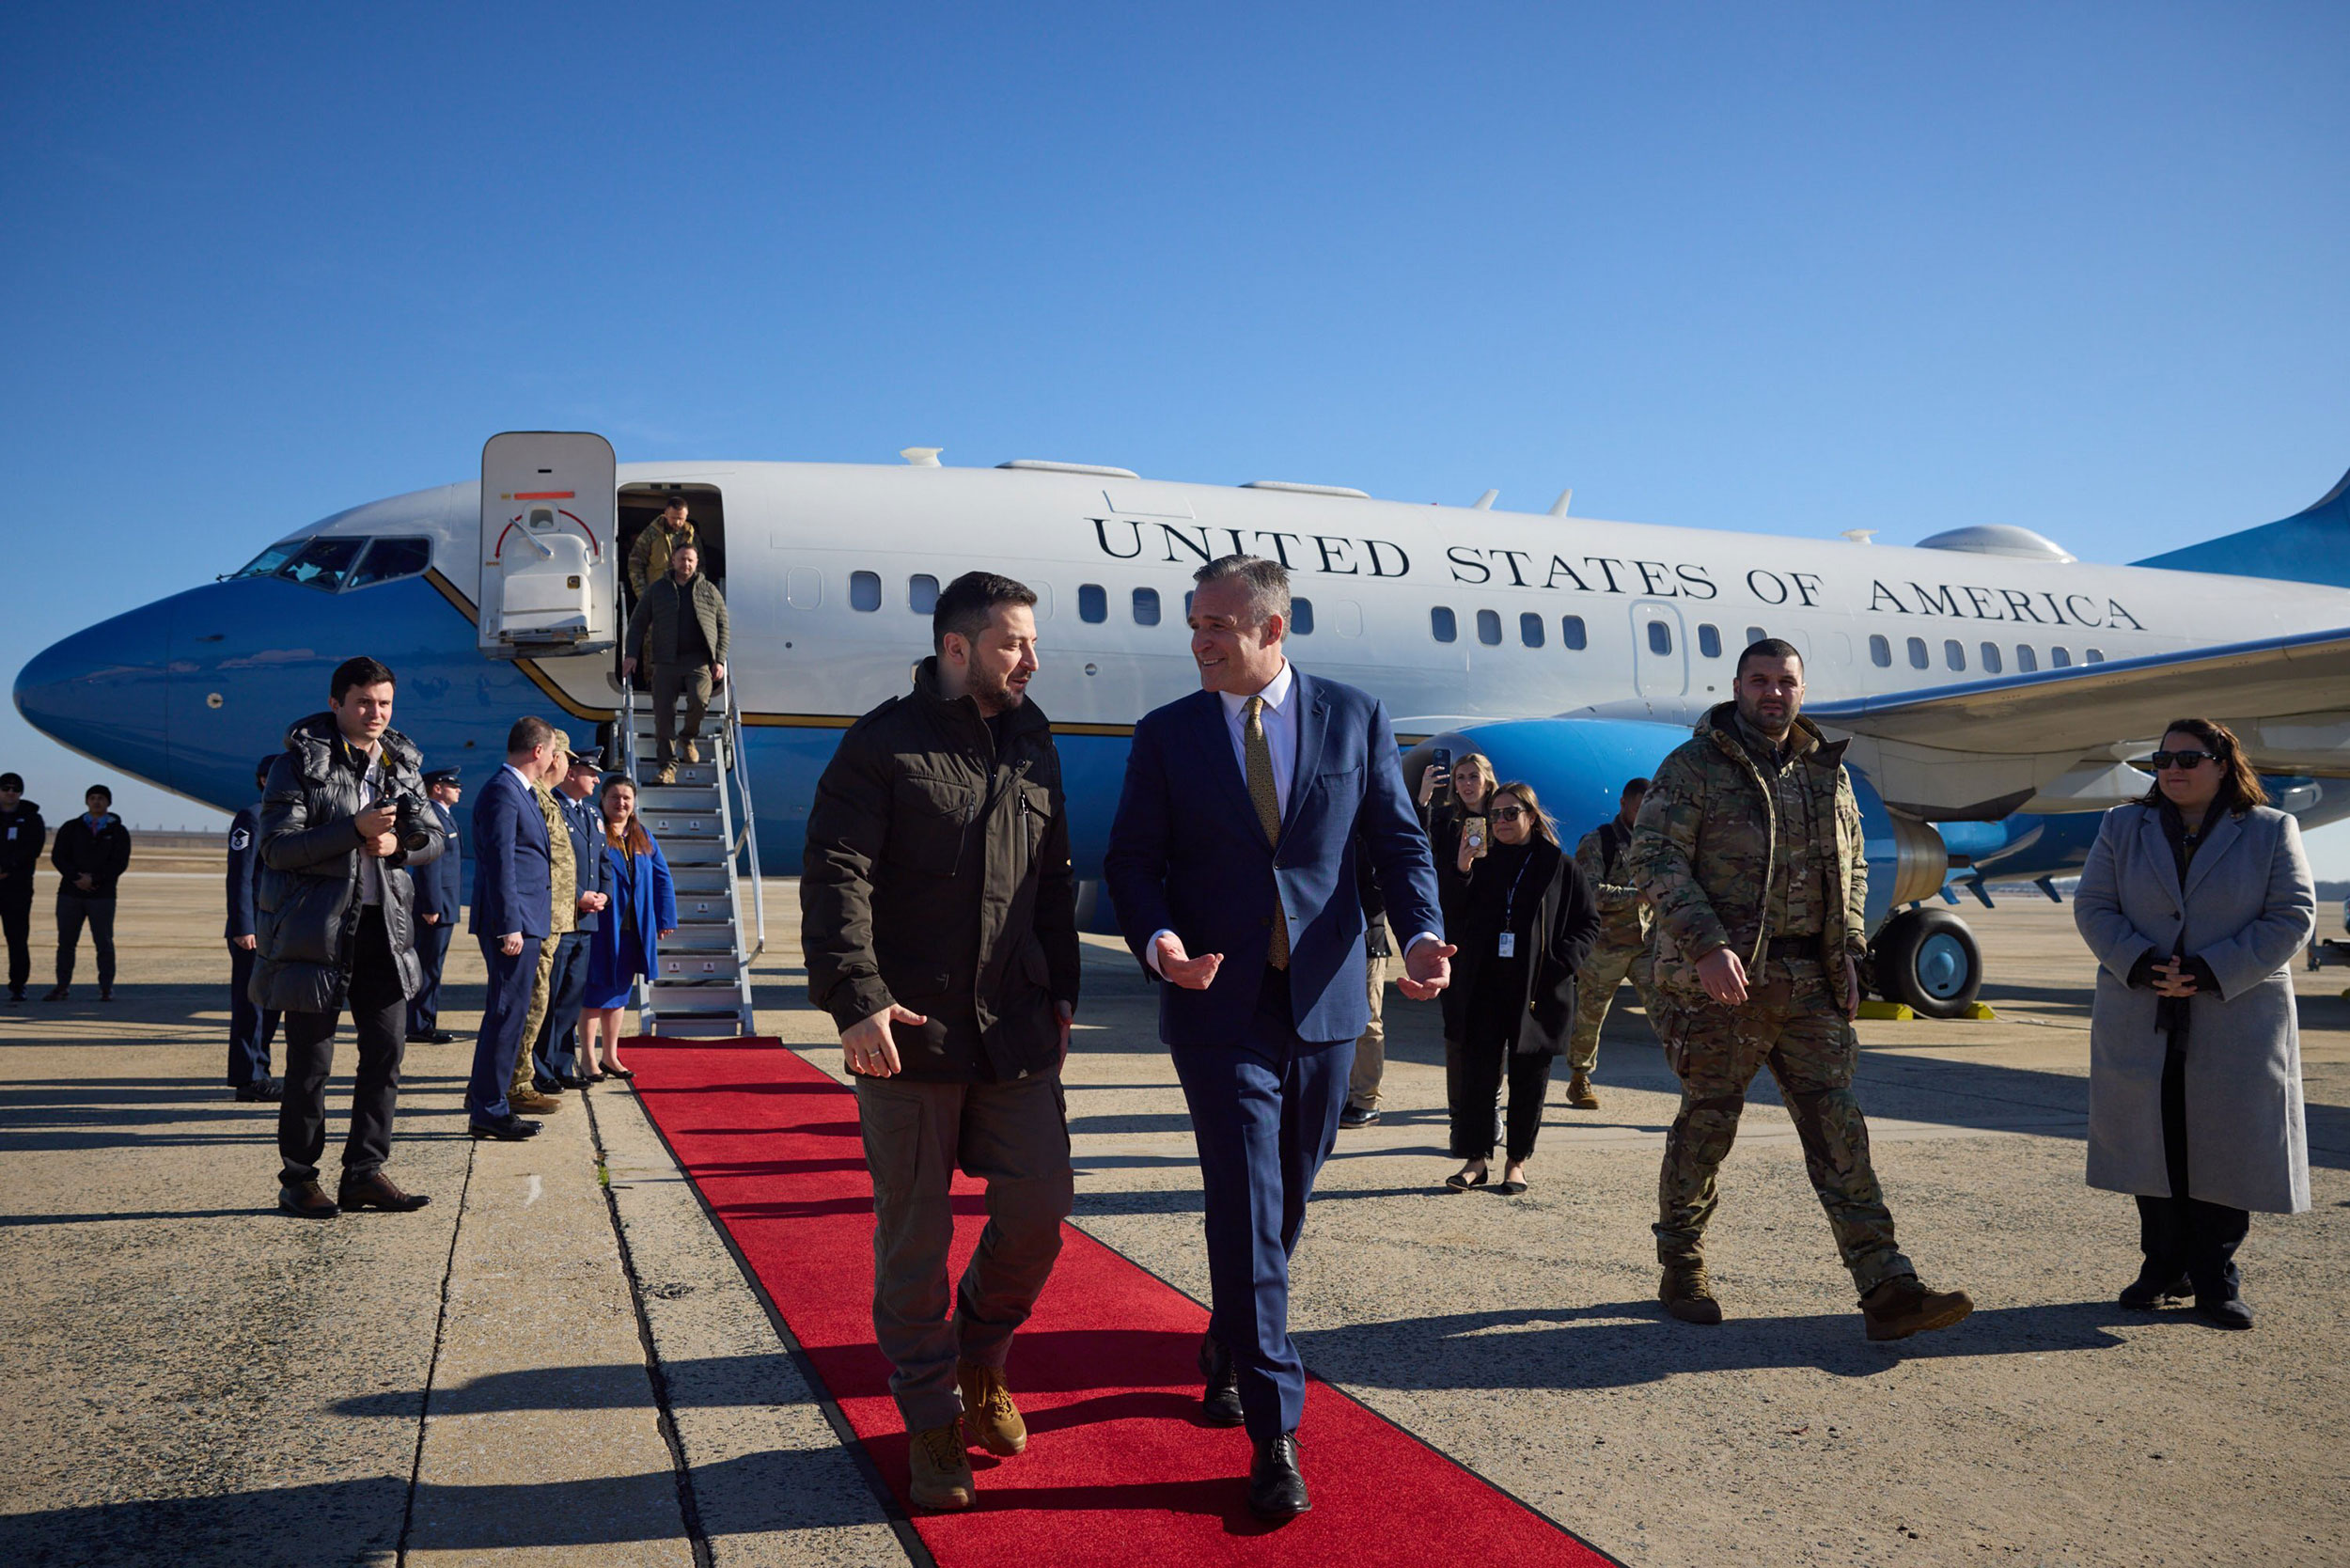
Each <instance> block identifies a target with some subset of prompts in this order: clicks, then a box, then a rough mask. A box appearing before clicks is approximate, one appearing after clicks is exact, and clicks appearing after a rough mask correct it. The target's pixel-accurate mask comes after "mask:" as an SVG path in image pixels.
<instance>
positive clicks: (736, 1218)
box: [629, 1040, 1610, 1568]
mask: <svg viewBox="0 0 2350 1568" xmlns="http://www.w3.org/2000/svg"><path fill="white" fill-rule="evenodd" d="M629 1060H630V1063H631V1065H632V1066H634V1067H635V1070H636V1082H635V1088H636V1092H637V1093H638V1094H639V1095H640V1096H641V1097H642V1098H643V1100H644V1103H645V1105H646V1108H647V1109H648V1110H650V1112H651V1114H652V1118H653V1120H654V1121H655V1122H656V1123H657V1124H658V1125H659V1126H660V1128H661V1131H662V1134H663V1136H664V1137H666V1139H667V1140H668V1143H669V1147H670V1149H671V1150H672V1151H673V1152H675V1153H676V1155H677V1157H678V1159H679V1162H680V1163H681V1164H682V1166H683V1167H684V1168H685V1169H686V1170H687V1171H688V1172H689V1173H690V1174H691V1175H692V1177H693V1179H694V1181H695V1182H696V1184H697V1185H698V1186H699V1187H700V1189H701V1192H702V1195H703V1197H704V1198H705V1199H706V1200H708V1201H709V1203H710V1205H711V1207H712V1208H713V1210H714V1211H715V1212H716V1214H717V1215H718V1217H719V1219H720V1221H721V1222H722V1223H723V1224H724V1225H725V1226H726V1228H727V1230H728V1231H729V1232H730V1233H731V1234H732V1235H733V1237H734V1241H735V1244H736V1245H737V1246H738V1247H741V1249H742V1252H743V1255H744V1257H745V1258H746V1259H748V1260H749V1262H750V1265H751V1267H752V1269H753V1271H754V1272H756V1273H757V1275H758V1277H759V1281H760V1284H761V1285H762V1286H763V1287H764V1288H765V1290H766V1292H767V1294H768V1297H769V1299H770V1300H771V1301H772V1302H773V1303H774V1304H775V1307H776V1310H777V1311H779V1312H780V1313H781V1314H782V1316H783V1319H784V1321H785V1322H786V1323H787V1324H789V1325H791V1332H792V1333H793V1334H794V1335H795V1336H796V1337H797V1338H798V1340H799V1341H800V1343H801V1345H802V1346H803V1347H804V1348H805V1349H806V1350H807V1355H808V1356H809V1359H810V1360H811V1361H812V1362H813V1363H814V1366H815V1370H816V1373H817V1375H818V1376H819V1377H821V1378H822V1379H823V1383H824V1386H825V1389H826V1391H827V1392H829V1393H830V1395H831V1396H832V1397H833V1398H834V1399H835V1400H836V1401H838V1403H839V1406H840V1409H841V1411H842V1412H843V1414H844V1415H845V1416H846V1417H847V1419H848V1420H849V1423H850V1425H851V1426H852V1427H854V1429H855V1431H856V1433H857V1435H858V1436H860V1437H862V1438H863V1439H864V1440H865V1443H866V1446H867V1448H868V1450H870V1453H871V1455H872V1457H873V1460H874V1463H875V1465H876V1466H877V1467H878V1468H879V1469H880V1471H881V1474H882V1476H883V1477H884V1478H885V1480H886V1481H887V1482H888V1483H889V1485H890V1486H891V1487H892V1488H893V1489H894V1490H895V1491H896V1492H897V1494H898V1498H899V1502H900V1505H901V1507H902V1506H904V1503H905V1485H906V1436H905V1432H904V1429H903V1427H902V1426H901V1424H900V1421H899V1418H898V1411H897V1406H896V1405H895V1404H894V1403H891V1401H890V1398H889V1392H888V1375H889V1368H888V1364H887V1363H886V1362H885V1361H884V1360H883V1359H882V1356H881V1353H880V1352H879V1351H878V1350H877V1349H875V1348H874V1345H873V1325H872V1319H871V1317H870V1301H871V1296H872V1288H873V1254H872V1228H873V1221H872V1213H873V1200H872V1188H871V1185H870V1183H869V1182H868V1180H867V1178H866V1174H865V1161H864V1156H863V1152H862V1148H861V1146H860V1144H859V1142H858V1138H857V1123H856V1106H855V1104H854V1100H853V1099H852V1098H851V1096H850V1093H849V1091H848V1090H845V1089H843V1088H841V1087H840V1086H839V1085H838V1084H837V1083H835V1082H833V1081H832V1080H831V1079H830V1078H828V1077H826V1076H825V1075H824V1074H822V1073H820V1072H818V1071H817V1070H816V1069H815V1068H814V1067H811V1066H810V1065H808V1064H807V1062H805V1061H803V1060H801V1059H800V1058H798V1057H797V1056H795V1055H793V1054H792V1053H791V1052H790V1051H787V1050H785V1049H783V1048H782V1047H781V1046H780V1045H777V1044H776V1043H773V1042H767V1041H728V1042H706V1041H694V1042H687V1041H677V1042H663V1041H658V1040H641V1041H632V1042H630V1050H629ZM979 1193H980V1188H979V1184H977V1183H972V1182H968V1181H966V1180H964V1178H962V1177H960V1176H959V1177H957V1178H956V1181H955V1195H956V1196H955V1213H956V1215H957V1219H956V1226H955V1244H956V1245H955V1254H954V1262H953V1268H954V1270H956V1271H958V1272H959V1271H960V1270H961V1269H962V1267H963V1264H964V1260H965V1259H966V1258H967V1257H968V1256H969V1255H970V1250H971V1247H973V1246H974V1245H975V1244H976V1243H977V1242H978V1239H979V1230H980V1227H981V1226H982V1225H983V1224H984V1223H985V1216H984V1214H983V1211H982V1210H981V1208H980V1200H979ZM1207 1321H1208V1314H1207V1310H1206V1309H1204V1308H1202V1307H1201V1306H1199V1304H1198V1303H1197V1302H1195V1301H1193V1300H1191V1299H1190V1298H1189V1297H1188V1296H1185V1295H1183V1294H1182V1293H1181V1292H1178V1291H1176V1290H1174V1289H1173V1288H1171V1287H1169V1286H1167V1285H1166V1284H1164V1283H1162V1282H1161V1281H1160V1280H1159V1279H1157V1278H1155V1277H1153V1276H1152V1275H1151V1274H1149V1273H1148V1272H1146V1271H1145V1270H1143V1269H1142V1268H1140V1267H1138V1266H1136V1264H1134V1263H1132V1262H1128V1261H1127V1260H1126V1259H1125V1258H1123V1257H1121V1256H1120V1255H1119V1254H1118V1253H1116V1252H1113V1251H1111V1250H1110V1249H1109V1248H1108V1247H1104V1246H1103V1245H1102V1244H1101V1243H1099V1242H1097V1241H1095V1240H1093V1239H1092V1238H1091V1237H1090V1236H1088V1235H1086V1234H1085V1233H1084V1232H1083V1231H1078V1230H1076V1229H1074V1228H1071V1229H1070V1230H1068V1231H1066V1232H1065V1240H1064V1244H1063V1247H1062V1249H1061V1255H1060V1261H1059V1262H1058V1264H1057V1265H1056V1266H1055V1269H1054V1273H1053V1279H1052V1283H1051V1284H1050V1285H1049V1286H1047V1287H1046V1289H1045V1292H1044V1296H1043V1299H1042V1301H1040V1302H1039V1303H1038V1304H1037V1309H1036V1314H1035V1316H1034V1317H1032V1318H1030V1319H1029V1321H1028V1324H1027V1325H1026V1327H1025V1328H1024V1329H1023V1330H1022V1331H1021V1333H1020V1337H1019V1339H1018V1340H1017V1341H1014V1343H1013V1346H1012V1353H1011V1367H1010V1369H1009V1370H1010V1372H1011V1387H1012V1390H1013V1393H1014V1394H1015V1396H1016V1397H1017V1398H1018V1399H1019V1402H1020V1406H1021V1410H1022V1412H1023V1414H1024V1415H1025V1416H1026V1419H1027V1423H1028V1431H1029V1434H1030V1442H1029V1447H1028V1451H1027V1452H1026V1453H1025V1454H1023V1455H1022V1456H1020V1457H1019V1458H1017V1459H1011V1460H1000V1461H999V1460H995V1459H992V1458H990V1457H989V1456H987V1455H985V1454H983V1453H979V1451H977V1450H974V1451H973V1454H972V1465H973V1468H974V1470H975V1471H976V1472H977V1475H978V1479H979V1502H978V1504H977V1506H976V1507H974V1508H973V1509H971V1510H970V1511H969V1512H967V1513H950V1514H932V1513H916V1514H914V1521H915V1529H917V1531H918V1532H919V1533H920V1535H921V1538H922V1541H923V1543H924V1544H926V1545H927V1546H928V1547H929V1548H930V1550H931V1552H932V1555H933V1556H934V1557H935V1558H936V1559H937V1561H938V1562H939V1564H940V1565H941V1568H1002V1565H1005V1564H1011V1563H1019V1564H1023V1565H1025V1568H1076V1565H1079V1564H1084V1565H1092V1564H1118V1563H1136V1564H1144V1563H1147V1564H1152V1565H1153V1568H1176V1565H1187V1564H1192V1563H1224V1562H1231V1563H1249V1564H1259V1565H1270V1564H1288V1563H1309V1564H1317V1565H1319V1564H1330V1565H1332V1568H1338V1565H1341V1564H1342V1565H1347V1568H1352V1565H1355V1564H1373V1563H1405V1564H1410V1565H1412V1568H1444V1565H1449V1564H1453V1563H1491V1564H1496V1565H1506V1568H1543V1565H1550V1564H1571V1565H1575V1568H1593V1565H1598V1564H1605V1563H1607V1562H1609V1561H1610V1559H1608V1558H1606V1556H1604V1555H1603V1554H1601V1553H1600V1552H1598V1551H1596V1550H1594V1549H1593V1548H1591V1547H1590V1546H1587V1545H1585V1544H1583V1543H1582V1542H1580V1541H1577V1540H1576V1539H1575V1537H1574V1536H1571V1535H1569V1534H1567V1533H1566V1532H1565V1531H1563V1530H1561V1529H1559V1527H1558V1526H1556V1525H1554V1524H1552V1523H1551V1522H1550V1521H1549V1520H1547V1519H1545V1518H1543V1516H1542V1515H1540V1514H1538V1513H1534V1512H1532V1511H1531V1510H1530V1509H1528V1508H1527V1507H1526V1506H1525V1505H1524V1504H1522V1503H1520V1502H1518V1501H1517V1500H1516V1499H1514V1498H1512V1497H1509V1496H1508V1495H1507V1494H1505V1493H1503V1492H1500V1491H1498V1490H1496V1488H1495V1487H1493V1486H1492V1485H1490V1484H1489V1483H1487V1482H1484V1481H1481V1480H1480V1479H1479V1478H1478V1477H1476V1476H1475V1475H1472V1474H1470V1473H1469V1472H1468V1471H1467V1470H1465V1469H1464V1468H1462V1467H1461V1466H1459V1465H1456V1464H1455V1463H1453V1462H1452V1461H1451V1460H1450V1459H1448V1458H1446V1457H1445V1456H1444V1455H1443V1454H1441V1453H1438V1452H1437V1451H1436V1450H1434V1449H1431V1448H1429V1447H1428V1446H1426V1445H1425V1444H1423V1443H1421V1442H1420V1441H1419V1440H1418V1439H1417V1438H1415V1437H1413V1436H1412V1435H1410V1434H1408V1433H1406V1432H1404V1431H1403V1430H1402V1428H1400V1427H1398V1426H1396V1425H1395V1424H1394V1423H1392V1422H1390V1421H1388V1420H1387V1419H1386V1418H1384V1417H1382V1416H1379V1415H1376V1414H1374V1413H1373V1412H1372V1411H1371V1410H1369V1409H1367V1408H1365V1407H1364V1406H1363V1405H1361V1404H1358V1403H1355V1401H1354V1400H1352V1399H1349V1398H1348V1397H1347V1396H1346V1395H1344V1394H1342V1393H1340V1392H1339V1391H1338V1390H1336V1389H1334V1388H1329V1387H1328V1386H1326V1385H1324V1384H1322V1383H1319V1382H1315V1383H1311V1384H1309V1385H1308V1388H1307V1391H1306V1420H1305V1425H1304V1427H1303V1429H1302V1433H1301V1442H1302V1446H1303V1449H1304V1453H1305V1462H1306V1478H1307V1481H1308V1484H1309V1485H1310V1486H1311V1487H1312V1490H1313V1499H1314V1506H1313V1511H1312V1512H1311V1513H1307V1514H1305V1515H1304V1516H1303V1517H1301V1518H1298V1519H1296V1520H1293V1521H1292V1522H1290V1523H1289V1524H1286V1525H1283V1526H1280V1527H1278V1528H1277V1529H1267V1528H1266V1527H1265V1526H1263V1525H1261V1524H1260V1523H1259V1522H1258V1521H1256V1520H1255V1519H1254V1518H1252V1517H1251V1516H1250V1515H1249V1513H1248V1511H1247V1504H1246V1491H1247V1488H1246V1480H1245V1479H1244V1478H1245V1477H1246V1473H1247V1469H1248V1458H1249V1450H1248V1439H1247V1437H1246V1435H1244V1434H1242V1433H1240V1432H1237V1431H1220V1430H1217V1429H1214V1428H1211V1427H1208V1426H1204V1425H1202V1424H1201V1423H1200V1422H1199V1419H1198V1415H1197V1412H1198V1409H1199V1373H1198V1372H1197V1370H1196V1369H1195V1367H1194V1363H1193V1357H1194V1356H1195V1354H1196V1352H1197V1350H1198V1346H1199V1336H1200V1334H1201V1333H1202V1332H1203V1331H1204V1330H1205V1329H1206V1327H1207Z"/></svg>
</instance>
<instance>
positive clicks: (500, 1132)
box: [465, 1111, 539, 1143]
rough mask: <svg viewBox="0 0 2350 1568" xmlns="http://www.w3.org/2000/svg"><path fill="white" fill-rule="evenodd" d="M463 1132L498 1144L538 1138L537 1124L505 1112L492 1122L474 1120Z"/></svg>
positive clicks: (467, 1124) (510, 1112)
mask: <svg viewBox="0 0 2350 1568" xmlns="http://www.w3.org/2000/svg"><path fill="white" fill-rule="evenodd" d="M465 1130H466V1131H467V1132H469V1133H471V1134H473V1136H474V1137H478V1138H495V1139H496V1140H497V1141H498V1142H500V1143H520V1142H521V1141H522V1140H523V1139H525V1138H526V1137H538V1136H539V1123H537V1122H536V1121H529V1120H527V1119H525V1118H524V1117H519V1116H516V1115H515V1114H514V1113H513V1112H512V1111H509V1112H507V1113H506V1114H505V1115H504V1116H501V1117H499V1118H498V1119H497V1120H496V1121H479V1120H475V1121H469V1122H467V1123H466V1127H465Z"/></svg>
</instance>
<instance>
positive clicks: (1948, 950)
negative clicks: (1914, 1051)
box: [1870, 909, 1982, 1018]
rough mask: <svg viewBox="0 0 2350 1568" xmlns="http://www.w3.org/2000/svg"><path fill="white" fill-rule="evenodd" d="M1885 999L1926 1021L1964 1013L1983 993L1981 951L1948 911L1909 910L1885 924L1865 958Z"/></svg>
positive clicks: (1957, 919)
mask: <svg viewBox="0 0 2350 1568" xmlns="http://www.w3.org/2000/svg"><path fill="white" fill-rule="evenodd" d="M1870 956H1871V958H1872V961H1873V962H1872V967H1873V968H1874V970H1875V972H1876V980H1877V985H1878V987H1879V989H1881V990H1882V991H1883V992H1884V994H1885V996H1886V997H1887V999H1888V1000H1890V1001H1896V1002H1905V1003H1907V1004H1908V1005H1909V1006H1910V1007H1911V1008H1912V1009H1914V1010H1915V1011H1917V1012H1918V1013H1919V1016H1921V1017H1925V1018H1956V1017H1959V1016H1961V1015H1962V1014H1964V1013H1965V1012H1966V1008H1967V1004H1968V1003H1970V1002H1972V1001H1973V1000H1974V999H1975V993H1976V992H1978V991H1980V990H1982V949H1981V948H1978V947H1977V946H1975V933H1973V932H1971V931H1968V930H1967V929H1966V921H1964V920H1962V919H1960V918H1959V917H1957V916H1955V915H1953V914H1951V912H1950V911H1949V910H1947V909H1912V910H1908V911H1905V912H1904V913H1903V914H1900V915H1896V916H1895V917H1893V918H1892V919H1891V920H1889V921H1888V922H1886V926H1885V929H1884V931H1882V932H1880V933H1878V934H1877V939H1876V942H1875V944H1874V946H1873V948H1872V949H1871V954H1870Z"/></svg>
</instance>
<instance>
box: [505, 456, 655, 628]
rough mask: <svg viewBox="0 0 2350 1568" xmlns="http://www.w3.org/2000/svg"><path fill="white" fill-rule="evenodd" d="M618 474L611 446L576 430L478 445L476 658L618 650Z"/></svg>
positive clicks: (617, 466)
mask: <svg viewBox="0 0 2350 1568" xmlns="http://www.w3.org/2000/svg"><path fill="white" fill-rule="evenodd" d="M618 540H619V465H618V463H616V462H615V460H614V458H613V455H612V444H611V443H610V442H608V441H606V440H605V439H604V438H603V436H600V435H595V434H591V433H589V432H587V431H506V432H504V433H503V434H499V435H493V436H492V437H491V438H490V439H489V441H488V442H487V443H486V444H485V445H484V446H483V447H482V448H481V579H480V591H479V592H478V595H477V596H476V599H475V603H476V604H478V605H479V606H480V608H479V612H478V626H479V647H480V649H481V651H482V652H483V653H485V654H487V655H488V656H489V657H491V658H493V659H512V658H517V657H521V656H524V655H546V654H557V653H596V652H603V651H608V650H610V649H612V648H614V647H616V646H618V645H619V640H620V629H619V602H620V596H619V571H618V566H617V558H618V557H619V544H618Z"/></svg>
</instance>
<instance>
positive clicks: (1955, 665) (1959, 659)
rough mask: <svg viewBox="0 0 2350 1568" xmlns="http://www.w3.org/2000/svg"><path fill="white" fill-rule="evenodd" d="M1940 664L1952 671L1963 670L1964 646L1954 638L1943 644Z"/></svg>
mask: <svg viewBox="0 0 2350 1568" xmlns="http://www.w3.org/2000/svg"><path fill="white" fill-rule="evenodd" d="M1942 662H1943V663H1944V664H1946V665H1948V666H1951V668H1952V669H1965V668H1966V644H1965V643H1963V642H1961V641H1959V640H1958V639H1957V638H1956V637H1952V638H1951V639H1950V640H1949V641H1948V642H1945V643H1944V644H1943V645H1942Z"/></svg>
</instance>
